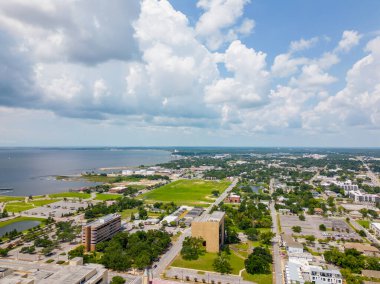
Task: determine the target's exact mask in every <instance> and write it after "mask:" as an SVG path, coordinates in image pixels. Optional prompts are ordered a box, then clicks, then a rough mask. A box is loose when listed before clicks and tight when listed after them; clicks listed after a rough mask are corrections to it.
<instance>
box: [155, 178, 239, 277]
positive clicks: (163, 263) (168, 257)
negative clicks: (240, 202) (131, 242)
mask: <svg viewBox="0 0 380 284" xmlns="http://www.w3.org/2000/svg"><path fill="white" fill-rule="evenodd" d="M237 182H238V180H237V179H234V180H233V181H232V183H231V185H230V186H229V187H228V188H227V189H226V190H225V191H224V192H223V193H222V194H221V195H220V196H219V197H218V198H217V199H216V200H215V201H214V202H213V203H212V204H211V205H210V206H209V207H208V208H207V209H206V210H205V211H204V212H203V214H202V215H201V216H200V217H198V218H201V217H202V216H204V215H205V214H208V213H210V211H211V209H212V207H214V206H215V205H219V204H220V203H221V202H222V201H223V200H224V199H225V198H226V197H227V195H228V194H229V193H230V191H231V190H232V189H233V188H234V187H235V186H236V184H237ZM190 235H191V228H187V229H185V230H184V231H183V232H182V235H181V236H180V237H179V238H178V240H177V241H176V242H175V244H173V245H172V247H171V248H170V249H169V250H168V251H167V252H166V253H165V254H164V255H163V256H161V258H160V260H159V262H158V263H156V264H154V265H153V267H154V266H155V265H157V267H155V268H153V277H159V276H160V274H161V273H163V272H164V270H165V268H166V267H167V266H168V265H169V264H170V263H171V262H172V261H173V259H174V258H175V257H176V256H177V255H178V254H179V252H180V251H181V249H182V243H183V241H184V239H185V238H186V237H188V236H190Z"/></svg>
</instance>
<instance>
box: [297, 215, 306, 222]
mask: <svg viewBox="0 0 380 284" xmlns="http://www.w3.org/2000/svg"><path fill="white" fill-rule="evenodd" d="M298 218H299V219H300V220H301V221H305V220H306V218H305V215H303V214H301V215H299V216H298Z"/></svg>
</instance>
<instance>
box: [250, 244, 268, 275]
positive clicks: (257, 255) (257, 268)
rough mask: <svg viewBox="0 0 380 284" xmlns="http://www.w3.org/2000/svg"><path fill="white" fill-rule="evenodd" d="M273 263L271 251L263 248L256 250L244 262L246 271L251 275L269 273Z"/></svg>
mask: <svg viewBox="0 0 380 284" xmlns="http://www.w3.org/2000/svg"><path fill="white" fill-rule="evenodd" d="M272 261H273V259H272V255H271V254H270V252H269V250H268V249H266V248H263V247H256V248H254V250H253V252H252V253H251V254H250V255H249V256H248V258H247V259H246V260H245V261H244V264H245V269H246V270H247V272H248V273H250V274H261V273H268V272H269V270H270V263H271V262H272Z"/></svg>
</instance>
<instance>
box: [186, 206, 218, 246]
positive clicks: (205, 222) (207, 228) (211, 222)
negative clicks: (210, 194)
mask: <svg viewBox="0 0 380 284" xmlns="http://www.w3.org/2000/svg"><path fill="white" fill-rule="evenodd" d="M224 215H225V213H224V212H221V211H214V212H213V213H212V214H206V215H204V216H202V217H201V218H200V219H198V220H196V221H193V222H192V223H191V235H192V236H193V237H201V238H203V239H204V240H205V246H206V251H207V252H219V250H220V247H221V246H222V245H223V244H224V237H225V236H224Z"/></svg>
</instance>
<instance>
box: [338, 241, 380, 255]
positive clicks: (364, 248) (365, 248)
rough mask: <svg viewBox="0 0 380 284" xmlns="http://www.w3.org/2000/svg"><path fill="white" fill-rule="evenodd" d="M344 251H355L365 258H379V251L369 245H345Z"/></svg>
mask: <svg viewBox="0 0 380 284" xmlns="http://www.w3.org/2000/svg"><path fill="white" fill-rule="evenodd" d="M344 249H356V250H357V251H359V252H361V253H363V254H365V255H367V256H380V251H379V250H378V249H377V248H376V247H374V246H371V245H369V244H361V243H345V244H344Z"/></svg>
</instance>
